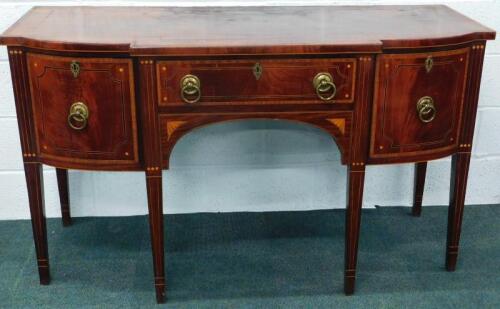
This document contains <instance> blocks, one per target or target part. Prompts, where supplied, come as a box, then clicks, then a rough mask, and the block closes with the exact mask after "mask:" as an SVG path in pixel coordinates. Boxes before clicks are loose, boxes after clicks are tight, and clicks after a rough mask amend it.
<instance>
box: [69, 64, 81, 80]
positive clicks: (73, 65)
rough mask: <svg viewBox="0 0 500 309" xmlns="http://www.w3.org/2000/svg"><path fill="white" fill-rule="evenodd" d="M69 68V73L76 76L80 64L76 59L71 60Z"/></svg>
mask: <svg viewBox="0 0 500 309" xmlns="http://www.w3.org/2000/svg"><path fill="white" fill-rule="evenodd" d="M69 68H70V70H71V73H73V77H74V78H77V77H78V75H79V74H80V64H79V63H78V62H76V61H71V64H70V65H69Z"/></svg>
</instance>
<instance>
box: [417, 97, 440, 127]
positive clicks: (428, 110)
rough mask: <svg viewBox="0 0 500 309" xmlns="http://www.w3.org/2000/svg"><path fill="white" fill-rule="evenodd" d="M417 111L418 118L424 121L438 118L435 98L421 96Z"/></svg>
mask: <svg viewBox="0 0 500 309" xmlns="http://www.w3.org/2000/svg"><path fill="white" fill-rule="evenodd" d="M417 112H418V118H420V121H422V122H423V123H428V122H431V121H432V120H434V118H436V107H435V106H434V100H433V99H432V98H431V97H429V96H425V97H421V98H420V99H419V100H418V102H417Z"/></svg>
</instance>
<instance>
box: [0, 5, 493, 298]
mask: <svg viewBox="0 0 500 309" xmlns="http://www.w3.org/2000/svg"><path fill="white" fill-rule="evenodd" d="M494 38H495V32H494V31H493V30H491V29H489V28H487V27H484V26H482V25H480V24H479V23H477V22H475V21H473V20H471V19H469V18H467V17H465V16H463V15H461V14H459V13H457V12H455V11H453V10H452V9H450V8H448V7H446V6H434V5H432V6H348V7H343V6H338V7H335V6H327V7H240V8H238V7H210V8H202V7H197V8H187V7H183V8H181V7H168V8H167V7H149V8H147V7H35V8H33V9H31V10H30V11H29V12H28V13H26V15H25V16H23V17H22V18H21V19H20V20H19V21H18V22H16V23H15V24H14V25H13V26H11V27H10V28H9V29H8V30H7V31H6V32H5V33H4V34H3V35H2V36H0V44H3V45H7V46H8V55H9V61H10V68H11V72H12V81H13V88H14V94H15V101H16V111H17V119H18V123H19V133H20V139H21V146H22V156H23V162H24V170H25V174H26V183H27V187H28V195H29V204H30V205H29V206H30V211H31V219H32V225H33V235H34V240H35V247H36V256H37V262H38V271H39V275H40V283H41V284H48V283H49V281H50V275H49V260H48V250H47V231H46V223H45V215H44V202H43V178H42V164H47V165H50V166H54V167H56V171H57V180H58V186H59V194H60V200H61V209H62V217H63V223H64V225H68V224H70V223H71V218H70V210H69V197H68V175H67V170H68V169H83V170H103V171H109V170H114V171H125V170H127V171H142V172H144V173H145V177H146V187H147V197H148V209H149V223H150V233H151V242H152V251H153V261H154V263H153V265H154V285H155V288H156V299H157V301H158V302H163V301H164V300H165V297H166V294H165V282H166V280H165V270H164V244H163V236H164V231H163V205H162V170H163V169H168V166H169V157H170V154H171V152H172V149H173V148H174V145H175V144H176V142H177V141H178V140H179V139H180V138H181V137H182V136H184V135H185V134H186V133H188V132H190V131H191V130H193V129H195V128H197V127H200V126H205V125H208V124H211V123H216V122H220V121H229V120H239V119H255V118H265V119H282V120H288V121H296V122H302V123H307V124H310V125H313V126H316V127H319V128H321V129H323V130H325V131H326V132H327V133H328V134H330V135H331V136H332V138H333V140H334V141H335V142H336V144H337V146H338V148H339V151H340V153H341V158H342V164H345V165H346V166H347V171H348V173H347V174H348V181H347V197H348V198H347V211H346V227H345V275H344V290H345V293H346V294H352V293H353V292H354V281H355V273H356V256H357V249H358V238H359V229H360V215H361V205H362V196H363V182H364V175H365V166H366V165H368V164H390V163H407V162H414V163H416V164H415V166H416V169H415V172H416V173H415V174H416V176H415V194H414V207H413V212H414V214H415V215H419V214H420V211H421V203H422V194H423V189H424V181H425V173H426V166H427V161H429V160H433V159H438V158H442V157H445V156H450V155H451V156H452V163H451V164H452V173H451V193H450V205H449V214H448V235H447V241H446V269H447V270H448V271H453V270H454V269H455V265H456V262H457V255H458V248H459V238H460V227H461V222H462V214H463V208H464V198H465V190H466V184H467V173H468V168H469V161H470V156H471V147H472V139H473V132H474V125H475V119H476V110H477V102H478V94H479V86H480V80H481V71H482V64H483V57H484V51H485V44H486V40H492V39H494ZM173 237H175V235H174V236H173Z"/></svg>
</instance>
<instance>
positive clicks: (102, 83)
mask: <svg viewBox="0 0 500 309" xmlns="http://www.w3.org/2000/svg"><path fill="white" fill-rule="evenodd" d="M27 59H28V68H29V75H30V86H31V93H32V97H33V100H32V105H33V112H34V117H33V121H34V123H35V125H36V128H37V129H36V133H37V134H36V136H37V148H38V149H37V152H38V153H39V156H40V158H41V160H42V162H43V161H44V160H45V159H49V160H54V161H62V162H68V165H71V163H72V162H75V161H76V162H80V163H83V164H85V165H86V166H87V167H92V166H93V165H95V166H101V167H102V166H106V165H131V166H137V165H138V164H139V163H138V161H139V158H138V146H137V129H136V119H135V98H134V88H133V87H132V85H133V75H132V62H131V60H128V59H109V58H92V59H88V58H72V57H59V56H46V55H40V54H33V53H28V55H27ZM73 61H76V62H78V63H79V65H80V74H79V75H78V76H77V77H76V78H75V77H74V76H73V74H72V73H71V71H70V64H71V63H72V62H73ZM75 102H83V103H84V104H85V105H86V106H87V107H88V109H89V118H88V125H87V127H86V128H84V129H83V130H81V131H77V130H74V129H72V128H71V127H70V126H69V125H68V114H69V109H70V106H71V105H72V104H73V103H75Z"/></svg>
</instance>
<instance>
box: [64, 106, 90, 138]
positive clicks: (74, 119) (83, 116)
mask: <svg viewBox="0 0 500 309" xmlns="http://www.w3.org/2000/svg"><path fill="white" fill-rule="evenodd" d="M88 119H89V109H88V107H87V105H85V103H83V102H75V103H73V104H71V107H70V108H69V115H68V125H69V126H70V127H71V128H72V129H74V130H78V131H80V130H83V129H85V127H86V126H87V123H88Z"/></svg>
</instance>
